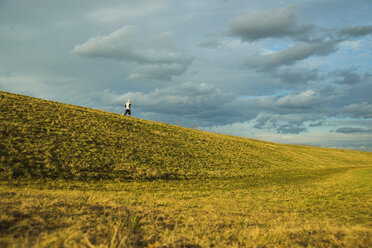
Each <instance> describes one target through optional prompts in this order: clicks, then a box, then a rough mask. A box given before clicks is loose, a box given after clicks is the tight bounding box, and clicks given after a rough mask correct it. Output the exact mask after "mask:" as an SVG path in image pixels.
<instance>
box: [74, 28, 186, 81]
mask: <svg viewBox="0 0 372 248" xmlns="http://www.w3.org/2000/svg"><path fill="white" fill-rule="evenodd" d="M172 46H173V45H172V42H171V40H170V38H169V34H168V33H161V34H154V35H148V34H144V33H141V32H140V30H139V29H138V28H137V27H136V26H124V27H122V28H120V29H118V30H116V31H114V32H112V33H111V34H109V35H107V36H102V35H98V36H95V37H92V38H90V39H89V40H88V41H87V42H85V43H83V44H80V45H77V46H75V47H74V49H73V51H72V52H73V54H76V55H80V56H83V57H89V58H104V59H110V60H114V61H124V62H129V63H135V64H137V65H140V66H139V67H137V68H135V69H134V71H133V72H132V73H131V75H130V78H132V79H139V78H141V79H161V80H163V79H165V80H171V78H172V76H176V75H180V74H182V73H183V72H184V71H185V70H186V69H187V67H188V65H189V64H190V62H191V58H190V57H188V56H186V55H184V54H180V53H178V54H177V53H176V51H175V50H174V49H171V48H172Z"/></svg>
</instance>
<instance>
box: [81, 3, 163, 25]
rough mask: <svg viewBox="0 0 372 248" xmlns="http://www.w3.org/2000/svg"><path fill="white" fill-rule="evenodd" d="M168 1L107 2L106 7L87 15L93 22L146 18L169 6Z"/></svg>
mask: <svg viewBox="0 0 372 248" xmlns="http://www.w3.org/2000/svg"><path fill="white" fill-rule="evenodd" d="M167 2H168V1H167V0H157V1H152V0H141V1H125V2H124V3H120V4H116V5H115V6H110V3H106V4H105V5H104V7H101V8H98V9H97V10H94V11H91V12H89V13H88V14H87V15H86V17H87V18H88V19H89V20H91V21H93V22H100V23H113V22H118V23H119V22H121V23H122V22H123V21H127V20H131V19H138V18H144V17H146V16H148V15H151V14H154V13H155V12H159V11H161V10H164V9H166V7H167Z"/></svg>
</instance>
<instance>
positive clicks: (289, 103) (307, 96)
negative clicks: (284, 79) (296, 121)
mask: <svg viewBox="0 0 372 248" xmlns="http://www.w3.org/2000/svg"><path fill="white" fill-rule="evenodd" d="M319 101H321V97H320V96H319V95H318V94H317V93H316V92H315V91H314V90H307V91H304V92H301V93H299V94H297V95H296V94H288V95H286V96H283V97H281V98H279V99H278V101H277V103H278V105H279V106H280V107H285V108H312V107H314V105H315V104H316V103H319Z"/></svg>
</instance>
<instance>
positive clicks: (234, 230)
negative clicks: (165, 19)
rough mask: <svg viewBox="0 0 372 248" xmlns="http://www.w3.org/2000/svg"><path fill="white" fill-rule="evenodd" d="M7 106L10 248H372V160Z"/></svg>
mask: <svg viewBox="0 0 372 248" xmlns="http://www.w3.org/2000/svg"><path fill="white" fill-rule="evenodd" d="M0 103H1V104H0V114H1V115H0V179H1V181H0V247H32V246H34V247H371V246H372V238H371V237H372V231H371V230H372V200H371V199H372V197H371V196H372V180H371V178H372V154H371V153H367V152H357V151H344V150H336V149H324V148H318V147H307V146H292V145H282V144H275V143H270V142H263V141H258V140H251V139H244V138H239V137H233V136H225V135H218V134H211V133H206V132H202V131H198V130H192V129H186V128H181V127H177V126H172V125H168V124H164V123H156V122H151V121H146V120H141V119H136V118H132V119H128V118H123V117H121V116H120V115H117V114H113V113H108V112H104V111H98V110H92V109H87V108H82V107H78V106H71V105H67V104H61V103H56V102H50V101H44V100H41V99H35V98H30V97H26V96H21V95H14V94H10V93H5V92H0Z"/></svg>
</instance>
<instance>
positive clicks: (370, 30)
mask: <svg viewBox="0 0 372 248" xmlns="http://www.w3.org/2000/svg"><path fill="white" fill-rule="evenodd" d="M338 34H339V35H340V36H347V37H352V38H356V37H361V36H364V35H369V34H372V25H367V26H354V27H347V28H341V29H340V30H339V32H338Z"/></svg>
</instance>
